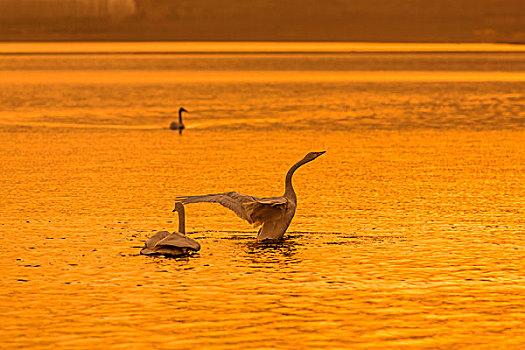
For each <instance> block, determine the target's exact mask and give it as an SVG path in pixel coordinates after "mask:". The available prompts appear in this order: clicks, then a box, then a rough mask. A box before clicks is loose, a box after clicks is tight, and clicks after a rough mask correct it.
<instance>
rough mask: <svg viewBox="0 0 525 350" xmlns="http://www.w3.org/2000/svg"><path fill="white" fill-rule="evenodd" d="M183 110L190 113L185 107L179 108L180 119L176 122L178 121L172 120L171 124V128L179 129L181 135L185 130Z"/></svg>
mask: <svg viewBox="0 0 525 350" xmlns="http://www.w3.org/2000/svg"><path fill="white" fill-rule="evenodd" d="M182 112H186V113H188V111H187V110H185V109H184V108H182V107H181V108H179V121H178V122H176V121H172V122H171V124H170V129H171V130H179V135H181V134H182V130H184V123H183V122H182Z"/></svg>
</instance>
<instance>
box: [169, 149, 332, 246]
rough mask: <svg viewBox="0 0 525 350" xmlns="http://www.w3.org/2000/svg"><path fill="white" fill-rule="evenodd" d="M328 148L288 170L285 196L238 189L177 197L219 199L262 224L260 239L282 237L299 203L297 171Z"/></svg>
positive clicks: (192, 200) (185, 201) (185, 200)
mask: <svg viewBox="0 0 525 350" xmlns="http://www.w3.org/2000/svg"><path fill="white" fill-rule="evenodd" d="M325 152H326V151H323V152H310V153H308V154H307V155H306V156H305V157H304V158H303V159H301V160H300V161H299V162H297V163H296V164H295V165H293V166H292V167H291V168H290V170H288V173H287V174H286V181H285V191H284V195H283V196H281V197H267V198H256V197H252V196H247V195H244V194H240V193H237V192H227V193H216V194H206V195H202V196H180V197H177V198H175V200H176V201H178V202H182V203H183V204H188V203H200V202H214V203H219V204H221V205H223V206H224V207H226V208H228V209H230V210H232V211H234V212H235V214H237V215H238V216H239V217H240V218H242V219H244V220H246V221H248V222H249V223H250V224H255V225H262V227H261V228H260V229H259V232H258V234H257V239H261V240H263V239H281V238H282V237H283V235H284V233H285V232H286V229H287V228H288V226H290V223H291V222H292V218H293V216H294V214H295V208H296V207H297V195H296V194H295V191H294V189H293V186H292V176H293V174H294V172H295V171H296V170H297V169H298V168H299V167H300V166H301V165H304V164H306V163H308V162H311V161H312V160H314V159H316V158H317V157H319V156H320V155H322V154H323V153H325Z"/></svg>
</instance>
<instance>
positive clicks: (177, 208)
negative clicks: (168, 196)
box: [172, 202, 184, 213]
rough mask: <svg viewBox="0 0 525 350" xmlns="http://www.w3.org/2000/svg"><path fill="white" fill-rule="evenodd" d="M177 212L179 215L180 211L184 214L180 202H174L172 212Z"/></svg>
mask: <svg viewBox="0 0 525 350" xmlns="http://www.w3.org/2000/svg"><path fill="white" fill-rule="evenodd" d="M174 211H178V212H179V213H180V212H181V211H182V212H183V213H184V205H183V204H182V203H181V202H175V209H173V210H172V212H174Z"/></svg>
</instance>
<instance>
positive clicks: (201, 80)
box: [0, 44, 525, 349]
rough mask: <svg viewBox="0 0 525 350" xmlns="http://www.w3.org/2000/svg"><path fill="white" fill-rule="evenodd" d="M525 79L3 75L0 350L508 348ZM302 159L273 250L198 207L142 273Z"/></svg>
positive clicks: (271, 64)
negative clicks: (150, 241)
mask: <svg viewBox="0 0 525 350" xmlns="http://www.w3.org/2000/svg"><path fill="white" fill-rule="evenodd" d="M90 45H91V44H90ZM64 50H65V51H67V50H66V48H64ZM174 50H175V49H174ZM0 51H1V50H0ZM29 51H31V50H29ZM34 51H38V50H37V49H35V50H34ZM145 51H147V50H146V49H145ZM274 51H275V50H274ZM320 51H326V50H320ZM384 51H390V50H384ZM400 51H402V50H400ZM516 51H518V50H516ZM524 58H525V53H519V52H511V53H501V52H486V53H470V52H462V53H461V52H460V53H458V52H454V53H450V52H448V53H447V52H441V53H407V52H404V53H400V52H397V53H396V52H394V53H392V52H388V53H387V52H375V53H374V52H366V53H353V54H352V53H308V54H305V53H293V54H286V53H279V54H276V53H272V54H269V53H266V54H262V53H249V54H239V53H229V54H228V53H220V54H216V53H192V54H174V53H170V54H166V53H164V54H147V53H144V52H143V53H142V54H140V55H134V54H129V53H128V54H119V55H106V54H104V55H102V54H90V55H85V54H78V53H77V54H60V55H54V54H51V55H50V54H46V55H33V54H31V55H27V54H24V55H18V54H8V55H3V56H1V55H0V70H1V72H0V166H1V169H2V171H1V172H0V195H1V197H0V198H2V201H1V217H0V232H1V234H0V266H1V268H2V277H1V279H0V287H1V288H0V301H1V302H0V325H1V327H0V335H2V348H21V349H25V348H36V347H38V348H43V349H45V348H49V349H55V348H57V347H60V348H68V349H81V348H88V347H90V348H121V347H127V348H148V347H157V348H180V349H190V348H192V349H194V348H206V349H252V348H253V349H255V348H304V349H307V348H312V349H318V348H349V347H350V348H366V349H373V348H392V347H400V348H407V347H410V348H473V347H475V348H494V347H501V348H520V347H521V346H523V344H525V335H524V333H523V329H524V323H525V308H524V307H523V305H525V289H524V287H525V274H524V272H523V271H525V263H524V261H525V259H524V258H525V254H524V245H525V238H524V231H525V220H524V211H523V208H524V206H525V203H524V198H525V185H524V183H525V173H524V171H525V165H524V164H525V152H524V151H523V150H524V146H525V141H524V140H525V132H524V126H525V93H524V91H525V79H524V78H523V77H524V74H525V60H524ZM179 106H184V107H186V108H187V109H188V110H189V111H190V113H189V114H187V116H186V120H185V122H186V125H187V130H185V132H184V133H183V135H182V136H179V135H178V133H175V132H172V131H170V130H169V129H168V125H169V122H170V121H171V120H172V119H176V115H175V112H176V110H177V109H178V107H179ZM318 150H327V153H326V154H325V155H323V156H322V157H320V158H318V159H317V160H315V161H314V162H312V163H309V164H307V165H305V166H304V167H302V168H301V169H299V170H298V171H297V173H296V175H295V179H294V184H295V188H296V191H297V195H298V198H299V204H298V209H297V213H296V217H295V219H294V221H293V222H292V225H291V227H290V228H289V232H288V234H287V235H286V239H285V240H284V241H283V242H281V243H275V244H262V243H258V242H256V241H255V233H256V229H253V228H251V227H250V226H249V225H248V224H246V223H245V222H243V221H241V220H240V219H239V218H237V217H236V216H235V215H234V214H233V213H231V212H229V211H228V210H227V209H225V208H222V207H220V206H218V205H214V204H195V205H189V206H188V207H187V208H186V211H187V218H186V221H187V230H188V231H189V232H190V233H189V234H190V235H191V237H193V238H194V239H196V240H198V241H199V242H200V244H201V246H202V250H201V251H200V252H199V253H198V254H196V255H194V256H191V257H187V258H180V259H165V258H151V257H145V256H141V255H139V254H138V253H139V251H140V248H141V247H142V245H143V243H144V241H145V240H146V239H147V238H148V237H150V236H151V235H152V234H154V233H155V232H156V231H159V230H174V229H176V228H177V222H176V215H174V214H173V213H171V210H172V209H173V198H174V197H175V196H176V195H185V194H204V193H213V192H224V191H230V190H235V191H238V192H241V193H245V194H251V195H255V196H272V195H280V194H282V192H283V182H284V174H285V173H286V171H287V169H288V167H289V166H291V165H292V164H293V163H295V162H296V161H297V160H299V159H300V158H302V157H303V156H304V154H306V153H307V152H309V151H318Z"/></svg>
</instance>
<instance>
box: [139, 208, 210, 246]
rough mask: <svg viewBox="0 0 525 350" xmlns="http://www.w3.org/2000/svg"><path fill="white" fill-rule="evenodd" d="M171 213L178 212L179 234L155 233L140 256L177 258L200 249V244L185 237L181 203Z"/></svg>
mask: <svg viewBox="0 0 525 350" xmlns="http://www.w3.org/2000/svg"><path fill="white" fill-rule="evenodd" d="M173 211H177V212H179V232H176V231H175V232H173V233H170V232H168V231H159V232H157V233H156V234H155V235H153V237H151V238H150V239H148V240H147V241H146V245H145V246H144V248H142V250H141V251H140V254H143V255H152V254H160V255H167V256H178V255H183V254H186V253H187V252H188V251H195V252H196V251H199V250H200V249H201V246H200V244H199V243H198V242H197V241H196V240H194V239H192V238H190V237H188V236H186V224H185V216H184V206H183V205H182V203H178V202H177V203H175V209H173Z"/></svg>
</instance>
